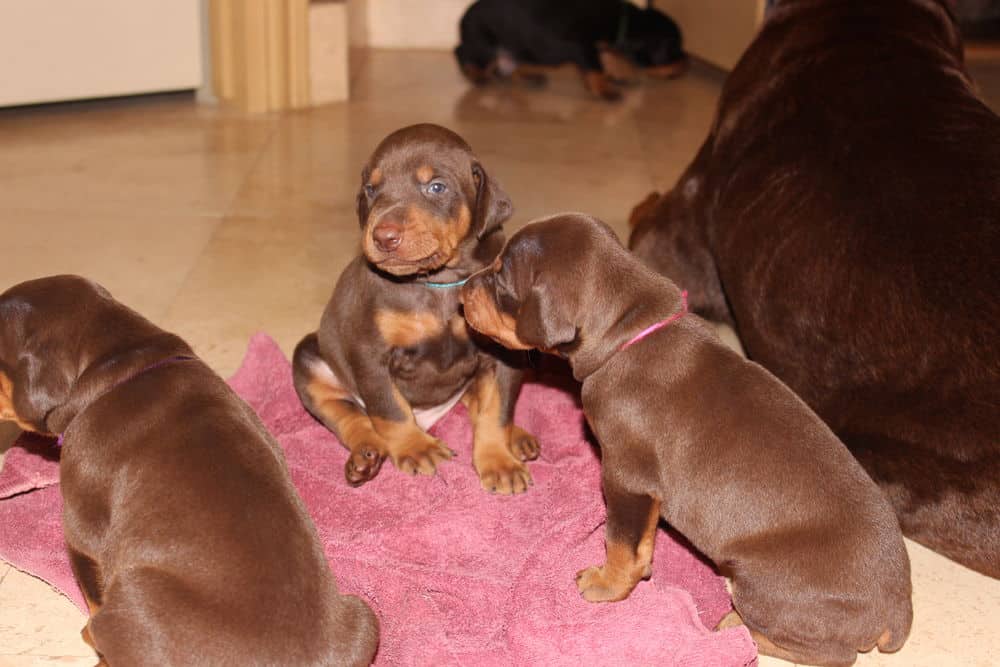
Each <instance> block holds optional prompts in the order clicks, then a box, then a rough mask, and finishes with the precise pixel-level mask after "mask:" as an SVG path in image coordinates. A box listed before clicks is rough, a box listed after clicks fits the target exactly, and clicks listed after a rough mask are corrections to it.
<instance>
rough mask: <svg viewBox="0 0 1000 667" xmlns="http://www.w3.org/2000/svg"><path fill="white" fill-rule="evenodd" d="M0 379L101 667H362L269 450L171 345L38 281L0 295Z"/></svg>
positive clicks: (106, 305) (246, 418) (176, 341)
mask: <svg viewBox="0 0 1000 667" xmlns="http://www.w3.org/2000/svg"><path fill="white" fill-rule="evenodd" d="M29 334H30V335H29ZM4 377H5V378H7V379H8V380H7V381H5V382H2V383H0V387H2V388H3V392H2V394H3V395H4V396H7V394H8V393H11V395H10V396H9V397H8V398H9V399H10V401H9V402H10V403H11V404H12V407H11V409H12V410H13V411H16V414H17V416H18V418H19V420H20V421H22V422H23V423H25V424H27V425H29V426H30V427H31V429H32V430H35V431H38V432H41V433H59V434H62V437H63V445H62V449H61V457H60V463H59V478H60V491H61V494H62V499H63V531H64V536H65V540H66V545H67V548H68V551H69V555H70V560H71V565H72V568H73V573H74V576H75V578H76V580H77V583H78V584H79V585H80V587H81V590H82V591H83V593H84V598H85V599H86V600H87V604H88V607H89V609H90V618H89V620H88V621H87V624H86V626H85V627H84V629H83V631H82V633H81V636H82V637H83V638H84V640H85V641H87V642H88V643H90V644H91V645H92V646H93V647H94V649H95V650H96V651H98V653H99V654H100V655H101V664H109V665H114V666H118V665H140V664H149V665H194V664H211V665H225V664H240V665H316V666H319V665H345V666H347V665H350V666H360V665H367V664H369V663H370V662H371V661H372V659H373V657H374V654H375V651H376V648H377V646H378V636H379V634H378V620H377V618H376V617H375V615H374V614H373V613H372V611H371V609H370V608H369V607H368V606H367V605H366V604H365V603H364V602H363V601H362V600H361V599H359V598H357V597H354V596H350V595H341V594H340V593H339V592H338V591H337V586H336V582H335V581H334V578H333V575H332V573H331V572H330V568H329V565H328V564H327V560H326V557H325V556H324V554H323V548H322V545H321V544H320V540H319V536H318V535H317V534H316V529H315V527H314V526H313V523H312V521H311V519H310V518H309V514H308V512H307V511H306V508H305V506H304V504H303V503H302V500H301V499H300V498H299V496H298V493H297V492H296V490H295V487H294V486H293V485H292V481H291V478H290V477H289V474H288V470H287V468H286V466H285V462H284V457H283V454H282V450H281V447H280V445H278V443H277V442H276V441H275V440H274V439H273V438H272V437H271V436H270V434H268V432H267V430H266V429H265V428H264V426H263V424H261V422H260V420H259V419H258V418H257V416H256V415H255V414H254V413H253V411H252V410H251V409H250V407H249V406H248V405H246V404H245V403H244V402H243V401H242V400H240V398H239V397H238V396H237V395H236V394H235V393H234V392H233V391H232V389H230V388H229V386H228V385H227V384H226V383H225V382H224V381H223V380H222V379H221V378H220V377H218V376H217V375H216V374H215V373H213V372H212V371H211V369H209V367H208V366H206V365H205V364H204V363H203V362H202V361H201V360H199V359H197V358H196V357H195V356H194V353H193V352H192V351H191V348H190V347H189V346H188V345H187V344H186V343H185V342H184V341H183V340H181V339H180V338H178V337H177V336H175V335H173V334H170V333H167V332H165V331H163V330H162V329H160V328H158V327H156V326H155V325H153V324H152V323H151V322H149V321H148V320H146V319H144V318H143V317H142V316H140V315H139V314H138V313H135V312H134V311H132V310H130V309H128V308H127V307H125V306H124V305H122V304H120V303H118V302H117V301H115V300H114V299H113V298H112V297H111V296H110V295H109V294H108V293H107V291H106V290H104V289H103V288H101V287H100V286H98V285H96V284H94V283H92V282H90V281H88V280H85V279H83V278H80V277H78V276H54V277H51V278H42V279H39V280H33V281H28V282H25V283H21V284H20V285H17V286H15V287H12V288H11V289H9V290H8V291H6V292H5V293H3V294H0V378H4ZM193 407H195V408H196V409H192V408H193ZM4 414H5V415H7V412H6V411H5V413H4Z"/></svg>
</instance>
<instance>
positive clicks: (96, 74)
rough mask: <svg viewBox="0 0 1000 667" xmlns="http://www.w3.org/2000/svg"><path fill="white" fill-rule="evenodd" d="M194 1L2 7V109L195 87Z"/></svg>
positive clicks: (30, 1) (77, 0)
mask: <svg viewBox="0 0 1000 667" xmlns="http://www.w3.org/2000/svg"><path fill="white" fill-rule="evenodd" d="M201 53H202V50H201V23H200V6H199V1H198V0H169V2H164V1H163V0H86V1H85V2H84V1H82V0H0V72H2V77H0V106H4V105H11V104H30V103H35V102H50V101H56V100H67V99H79V98H87V97H104V96H110V95H124V94H132V93H146V92H154V91H162V90H181V89H189V88H190V89H193V88H197V87H199V86H200V85H201V78H202V76H201V65H202V63H201Z"/></svg>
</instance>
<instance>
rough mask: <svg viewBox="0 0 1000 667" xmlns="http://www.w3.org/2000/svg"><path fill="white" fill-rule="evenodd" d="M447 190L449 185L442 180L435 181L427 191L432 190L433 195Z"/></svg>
mask: <svg viewBox="0 0 1000 667" xmlns="http://www.w3.org/2000/svg"><path fill="white" fill-rule="evenodd" d="M447 190H448V186H446V185H445V184H444V183H442V182H441V181H434V182H433V183H431V184H430V185H428V186H427V192H430V193H431V194H432V195H440V194H444V193H445V192H446V191H447Z"/></svg>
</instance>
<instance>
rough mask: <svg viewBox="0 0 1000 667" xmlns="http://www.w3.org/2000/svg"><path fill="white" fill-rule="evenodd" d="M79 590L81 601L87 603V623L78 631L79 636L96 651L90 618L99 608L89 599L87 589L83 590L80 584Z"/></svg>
mask: <svg viewBox="0 0 1000 667" xmlns="http://www.w3.org/2000/svg"><path fill="white" fill-rule="evenodd" d="M80 592H82V593H83V601H84V602H86V603H87V611H88V615H87V624H86V625H84V626H83V630H81V631H80V638H81V639H83V643H85V644H86V645H87V646H89V647H90V648H92V649H94V650H95V651H96V650H97V646H95V645H94V638H93V637H92V636H91V634H90V619H92V618H93V617H94V615H95V614H97V612H98V611H99V610H100V607H99V606H98V605H97V604H96V603H95V602H94V601H93V600H91V599H90V596H89V595H87V591H85V590H83V587H82V586H81V587H80ZM102 659H103V658H102Z"/></svg>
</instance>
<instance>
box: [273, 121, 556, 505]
mask: <svg viewBox="0 0 1000 667" xmlns="http://www.w3.org/2000/svg"><path fill="white" fill-rule="evenodd" d="M511 210H512V207H511V203H510V199H508V197H507V195H506V194H505V193H504V192H503V190H501V189H500V186H499V185H498V184H497V182H496V181H495V180H493V179H492V178H490V177H489V176H488V175H487V174H486V170H485V169H483V167H482V165H481V164H480V163H479V160H477V159H476V156H475V155H473V154H472V149H471V148H469V145H468V144H467V143H465V141H464V140H463V139H462V138H461V137H459V136H458V135H457V134H455V133H454V132H452V131H451V130H448V129H445V128H443V127H439V126H437V125H427V124H425V125H413V126H411V127H406V128H403V129H401V130H397V131H396V132H393V133H392V134H390V135H389V136H388V137H386V138H385V139H384V140H383V141H382V142H381V143H380V144H379V145H378V147H377V148H376V149H375V152H374V153H373V154H372V156H371V158H369V160H368V164H366V165H365V167H364V170H363V172H362V175H361V189H360V191H359V192H358V220H359V222H360V224H361V230H362V235H363V238H362V247H363V248H364V254H363V255H361V256H359V257H357V258H356V259H355V260H354V261H353V262H351V263H350V264H349V265H348V266H347V268H346V269H344V272H343V273H342V274H341V276H340V279H339V280H338V281H337V286H336V289H335V290H334V293H333V296H331V297H330V302H329V303H328V304H327V306H326V310H325V311H324V312H323V318H322V320H321V321H320V325H319V331H318V332H316V333H314V334H309V335H308V336H306V337H305V338H304V339H302V341H301V342H300V343H299V345H298V347H297V348H296V350H295V355H294V359H293V364H292V365H293V367H294V373H295V387H296V390H297V391H298V394H299V398H300V399H301V400H302V404H303V405H304V406H305V407H306V409H307V410H308V411H309V412H310V413H311V414H312V415H313V416H314V417H316V418H317V419H318V420H320V421H321V422H322V423H323V424H324V425H325V426H326V427H327V428H329V429H330V430H331V431H333V432H334V433H336V434H337V437H338V438H339V439H340V441H341V442H342V443H343V444H344V446H345V447H347V448H348V449H349V450H350V452H351V456H350V458H348V460H347V464H346V469H345V475H346V477H347V480H348V482H350V483H351V484H354V485H358V484H363V483H364V482H366V481H368V480H370V479H372V478H373V477H375V475H377V474H378V471H379V469H380V468H381V466H382V461H383V460H384V459H385V457H387V456H388V457H389V458H390V459H392V462H393V464H394V465H395V466H396V467H397V468H399V469H400V470H402V471H404V472H407V473H410V474H414V475H415V474H417V473H420V474H425V475H433V474H434V472H435V471H436V469H437V466H438V465H439V464H440V463H441V462H443V461H446V460H448V459H450V458H451V457H452V455H453V453H452V451H451V450H450V449H449V448H448V447H447V445H445V443H443V442H441V441H440V440H438V439H437V438H434V437H433V436H431V435H429V434H428V433H427V432H426V429H427V428H428V426H429V425H430V424H432V423H434V421H435V420H436V419H438V418H439V417H440V416H441V415H443V414H444V413H445V412H447V411H448V410H449V409H450V408H451V407H452V406H453V405H454V404H455V403H457V402H458V401H459V400H461V401H463V402H464V403H465V405H466V407H467V408H468V409H469V417H470V418H471V420H472V423H473V427H474V436H473V452H472V464H473V466H474V467H475V469H476V471H477V472H478V473H479V479H480V482H481V483H482V485H483V487H484V488H486V489H488V490H490V491H494V492H498V493H520V492H522V491H525V490H527V488H528V486H529V485H530V483H531V475H530V473H529V472H528V469H527V467H526V466H525V465H524V462H525V461H528V460H530V459H534V458H536V457H537V456H538V442H537V441H536V440H535V438H533V437H532V436H531V435H530V434H528V433H527V432H525V431H523V430H522V429H520V428H518V427H517V426H515V425H514V422H513V416H514V404H515V403H516V401H517V395H518V392H519V391H520V389H521V377H522V372H521V371H520V370H519V369H518V368H519V366H521V365H523V363H524V358H523V357H524V355H523V353H514V354H511V353H509V352H507V351H505V350H503V349H502V348H500V347H498V346H497V345H495V344H493V343H492V341H489V340H487V339H479V340H476V339H474V338H473V337H472V336H470V335H469V330H468V328H467V327H466V324H465V320H464V319H462V316H461V314H460V313H459V303H458V287H459V285H461V284H462V283H463V281H464V279H465V278H467V277H468V276H469V275H470V274H472V273H473V272H475V271H478V270H479V269H481V268H482V267H483V266H485V265H486V264H488V263H489V262H491V261H492V260H493V258H494V257H496V255H497V253H498V252H500V248H502V247H503V242H504V236H503V231H502V230H501V227H500V226H501V224H502V223H503V222H504V221H506V220H507V219H508V218H509V217H510V214H511Z"/></svg>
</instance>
